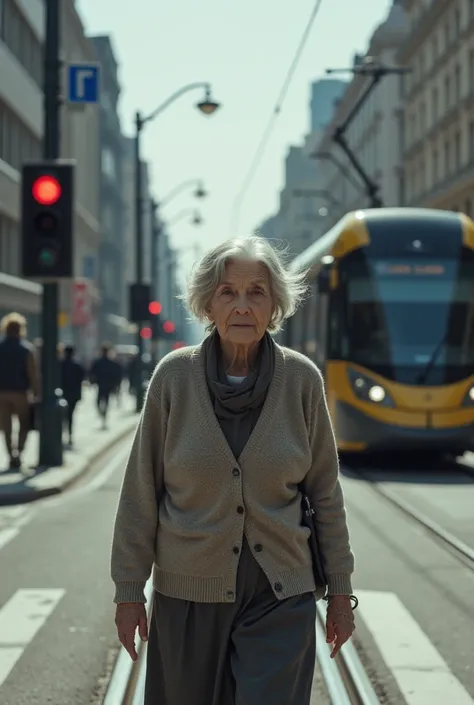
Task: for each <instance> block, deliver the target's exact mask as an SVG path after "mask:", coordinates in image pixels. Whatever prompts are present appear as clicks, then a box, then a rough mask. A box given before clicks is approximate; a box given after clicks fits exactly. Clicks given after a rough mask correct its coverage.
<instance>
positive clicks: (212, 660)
mask: <svg viewBox="0 0 474 705" xmlns="http://www.w3.org/2000/svg"><path fill="white" fill-rule="evenodd" d="M304 291H305V286H304V283H303V277H301V276H295V275H294V274H290V273H289V271H287V270H286V268H285V267H284V264H283V262H282V259H281V257H280V255H279V254H278V253H277V252H276V251H275V250H274V249H273V248H272V246H271V245H270V244H269V243H268V242H267V241H266V240H265V239H263V238H260V237H249V238H246V239H243V240H232V241H228V242H224V243H223V244H220V245H218V246H217V247H215V248H214V249H212V250H211V251H210V252H208V253H207V254H206V255H205V256H204V258H203V260H202V261H201V262H200V264H198V266H197V268H196V269H195V271H194V273H193V277H192V279H191V282H190V284H189V289H188V294H187V298H188V306H189V309H190V310H191V312H192V313H193V314H194V315H195V316H196V317H197V318H198V319H199V320H200V321H205V322H206V323H207V326H208V333H209V334H208V336H207V337H206V338H205V339H204V341H203V342H202V343H201V344H200V345H197V346H194V347H192V346H190V347H184V348H181V349H179V350H177V351H174V352H172V353H170V354H168V355H166V356H165V357H164V358H163V359H162V360H161V361H160V363H159V364H158V366H157V368H156V369H155V372H154V374H153V377H152V379H151V382H150V385H149V387H148V391H147V394H146V399H145V404H144V408H143V411H142V415H141V419H140V421H139V424H138V428H137V431H136V434H135V438H134V441H133V446H132V449H131V453H130V456H129V460H128V464H127V467H126V472H125V478H124V481H123V486H122V489H121V495H120V500H119V505H118V510H117V515H116V519H115V528H114V538H113V548H112V559H111V571H112V579H113V581H114V583H115V586H116V591H115V597H114V601H115V602H116V604H117V607H116V617H115V620H116V625H117V631H118V636H119V639H120V641H121V643H122V644H123V646H124V647H125V648H126V650H127V651H128V653H129V654H130V656H131V657H132V659H133V660H135V659H136V651H135V643H134V637H135V631H136V629H137V628H138V632H139V636H140V637H141V638H142V639H143V640H147V641H148V647H147V674H146V695H145V705H156V704H157V703H160V705H184V704H185V703H192V705H261V704H262V703H265V705H309V703H310V698H311V685H312V679H313V671H314V663H315V617H316V599H317V598H320V597H322V595H323V591H322V590H320V589H318V590H317V589H316V582H315V580H314V574H313V568H312V563H311V551H310V546H309V541H308V537H309V531H308V529H307V528H306V527H305V526H304V525H303V523H302V522H303V515H302V509H301V502H302V494H301V491H302V490H303V491H304V493H305V495H306V496H308V497H309V499H310V500H311V502H312V504H313V506H314V509H315V524H316V526H317V538H318V541H319V546H320V554H321V560H322V563H323V565H324V569H325V574H326V578H327V589H328V594H329V598H328V612H327V641H328V642H329V643H332V644H333V651H332V653H333V655H335V653H337V652H338V650H339V649H340V648H341V646H342V645H343V644H344V642H346V641H347V640H348V639H349V638H350V636H351V634H352V632H353V629H354V622H353V613H352V609H351V599H350V595H351V592H352V587H351V574H352V571H353V556H352V552H351V549H350V544H349V535H348V529H347V525H346V515H345V508H344V500H343V494H342V490H341V485H340V482H339V466H338V457H337V451H336V445H335V440H334V434H333V430H332V426H331V421H330V418H329V413H328V407H327V403H326V398H325V392H324V386H323V380H322V376H321V373H320V372H319V370H318V368H317V367H316V366H315V365H314V364H313V363H312V362H311V361H310V360H309V359H308V358H306V357H305V356H303V355H301V354H300V353H297V352H294V351H292V350H289V349H287V348H284V347H281V346H280V345H277V344H276V343H275V342H274V340H273V338H272V337H271V334H272V333H276V332H277V331H278V330H279V329H280V327H281V325H282V323H283V321H284V319H286V318H288V317H289V316H290V315H291V314H292V313H293V312H294V310H295V307H296V305H297V303H298V302H299V300H301V298H302V296H303V294H304ZM151 572H153V586H154V592H153V603H152V616H151V622H150V631H149V634H148V632H147V617H146V612H145V605H144V602H145V597H144V586H145V583H146V581H147V579H148V577H149V575H150V573H151ZM315 598H316V599H315Z"/></svg>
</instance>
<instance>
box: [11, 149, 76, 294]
mask: <svg viewBox="0 0 474 705" xmlns="http://www.w3.org/2000/svg"><path fill="white" fill-rule="evenodd" d="M73 227H74V164H73V163H72V162H59V161H44V162H37V163H30V164H24V165H23V167H22V182H21V249H22V257H21V263H22V267H21V269H22V275H23V276H24V277H32V278H34V279H45V280H48V279H52V280H54V279H61V278H70V277H72V276H73V275H74V233H73Z"/></svg>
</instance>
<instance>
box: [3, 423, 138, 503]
mask: <svg viewBox="0 0 474 705" xmlns="http://www.w3.org/2000/svg"><path fill="white" fill-rule="evenodd" d="M137 418H138V417H137ZM136 424H137V419H135V418H134V419H133V424H132V423H130V426H127V427H126V428H123V429H122V430H121V431H120V432H119V433H117V435H116V436H114V437H113V438H111V439H110V441H109V442H107V443H106V444H105V445H104V446H102V448H100V450H98V451H97V453H95V454H94V455H92V456H90V457H89V458H86V459H85V460H84V462H83V463H82V464H81V465H80V466H79V467H78V469H77V472H76V473H75V474H74V476H71V477H70V478H68V479H67V480H65V482H63V483H61V485H51V487H45V488H40V489H34V488H27V489H26V490H25V489H24V490H22V491H21V492H7V493H6V494H5V495H2V493H1V491H0V507H7V506H9V505H12V504H31V503H32V502H36V501H37V500H40V499H45V498H46V497H55V496H57V495H59V494H62V493H63V492H65V491H66V490H68V489H69V488H70V487H71V485H73V484H74V483H75V482H77V481H78V480H79V479H80V478H81V477H82V476H83V475H84V474H85V473H86V472H87V470H89V467H90V466H91V464H92V463H97V462H98V461H99V460H100V459H101V458H102V456H104V455H106V454H107V453H108V452H109V451H110V450H111V449H112V448H113V447H114V446H115V445H118V444H119V443H120V441H122V440H123V439H124V438H125V437H126V436H128V435H129V434H130V433H131V432H132V431H133V430H134V428H135V426H136ZM45 472H48V471H47V470H46V471H45Z"/></svg>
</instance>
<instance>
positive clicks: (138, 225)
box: [135, 81, 219, 412]
mask: <svg viewBox="0 0 474 705" xmlns="http://www.w3.org/2000/svg"><path fill="white" fill-rule="evenodd" d="M197 88H204V90H205V93H204V98H203V100H201V101H200V102H199V103H197V104H196V107H197V108H198V110H199V111H200V112H201V113H203V114H204V115H212V114H213V113H215V112H216V110H217V109H218V108H219V103H217V102H216V101H215V100H213V99H212V96H211V87H210V85H209V83H204V82H202V81H201V82H198V83H189V84H188V85H186V86H183V87H182V88H180V89H179V90H177V91H176V92H175V93H173V94H172V95H171V96H170V97H169V98H168V99H167V100H165V102H164V103H162V104H161V105H159V106H158V107H157V108H156V110H154V111H153V112H152V113H150V114H149V115H148V116H146V117H143V115H142V114H141V113H140V112H137V113H136V115H135V229H136V234H135V258H136V283H137V284H142V283H143V218H142V215H143V214H142V208H141V206H142V170H141V145H140V137H141V133H142V130H143V128H144V126H145V125H146V124H148V123H149V122H152V121H153V120H154V119H155V118H157V117H158V115H161V113H162V112H164V111H165V110H166V109H167V108H168V107H169V106H170V105H171V104H172V103H174V102H175V101H176V100H177V99H178V98H180V97H181V96H182V95H184V94H185V93H188V92H189V91H194V90H196V89H197ZM142 323H143V321H138V333H137V348H138V357H137V379H138V389H137V411H138V412H140V411H141V408H142V406H143V396H144V389H143V380H142V376H143V361H142V357H143V339H142V337H141V335H140V330H141V327H142Z"/></svg>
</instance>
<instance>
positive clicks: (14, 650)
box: [0, 589, 65, 686]
mask: <svg viewBox="0 0 474 705" xmlns="http://www.w3.org/2000/svg"><path fill="white" fill-rule="evenodd" d="M64 594H65V590H61V589H44V590H40V589H38V590H35V589H28V590H27V589H22V590H17V591H16V593H15V594H14V595H13V597H11V598H10V600H9V601H8V602H7V603H6V604H5V605H4V606H3V607H2V608H1V609H0V686H1V685H2V683H3V682H4V681H5V680H6V678H7V676H8V675H9V673H10V672H11V670H12V669H13V667H14V666H15V664H16V663H17V661H18V660H19V659H20V657H21V656H22V654H23V652H24V650H25V649H26V647H27V646H28V644H29V643H30V642H31V641H32V640H33V639H34V637H35V636H36V634H37V633H38V631H39V630H40V629H41V627H42V626H43V624H44V623H45V622H46V620H47V619H48V617H49V616H50V615H51V614H52V613H53V611H54V609H55V608H56V606H57V605H58V603H59V601H60V600H61V599H62V597H63V596H64Z"/></svg>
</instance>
